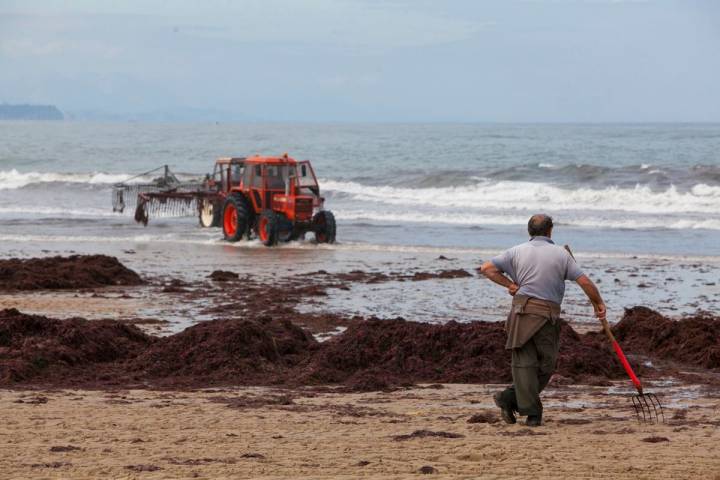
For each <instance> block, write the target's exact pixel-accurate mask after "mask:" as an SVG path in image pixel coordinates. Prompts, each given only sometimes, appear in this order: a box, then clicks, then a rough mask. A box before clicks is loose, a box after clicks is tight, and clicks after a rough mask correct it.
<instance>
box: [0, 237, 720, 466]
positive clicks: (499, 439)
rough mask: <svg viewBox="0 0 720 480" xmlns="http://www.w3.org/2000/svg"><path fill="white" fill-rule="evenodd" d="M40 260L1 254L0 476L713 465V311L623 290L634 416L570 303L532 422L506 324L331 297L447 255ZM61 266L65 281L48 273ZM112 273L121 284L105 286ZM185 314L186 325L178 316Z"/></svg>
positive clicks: (471, 277)
mask: <svg viewBox="0 0 720 480" xmlns="http://www.w3.org/2000/svg"><path fill="white" fill-rule="evenodd" d="M261 251H262V250H261ZM282 254H283V255H307V254H308V253H307V252H299V253H298V252H293V251H289V250H286V251H285V252H282ZM336 257H337V254H336ZM45 258H46V259H45V260H42V261H36V260H32V259H29V260H26V261H16V260H11V261H10V262H15V263H12V265H14V266H15V267H14V272H15V273H14V274H13V275H11V276H10V277H8V276H7V275H6V276H5V277H3V278H4V280H3V281H4V282H5V283H3V288H4V294H3V296H2V297H0V298H1V299H2V300H1V302H2V303H0V307H2V308H5V309H6V310H1V309H0V338H4V339H5V340H3V342H4V344H3V345H5V346H4V347H3V348H2V349H0V373H2V375H0V377H2V390H0V403H1V404H2V408H3V411H5V412H9V413H8V416H7V420H6V421H5V422H4V424H3V426H2V427H0V444H2V445H3V452H4V454H3V456H2V460H1V462H2V464H1V465H0V466H1V467H2V469H3V471H4V472H5V474H6V478H40V477H42V478H98V477H105V478H357V477H367V478H406V477H414V476H416V475H420V474H426V473H431V474H436V475H438V476H441V477H443V476H445V477H447V478H450V477H452V478H514V477H520V476H524V475H525V476H526V475H532V476H534V477H537V478H633V479H637V478H647V479H651V478H653V479H654V478H668V479H669V478H715V477H714V476H713V475H715V476H716V475H717V473H716V472H717V471H718V469H719V468H720V463H719V462H718V459H717V457H716V456H715V454H714V445H715V444H716V443H717V441H718V427H719V426H720V407H719V405H720V402H719V401H718V399H719V398H720V390H718V385H720V372H718V363H717V361H718V359H720V356H719V355H718V352H717V341H716V340H713V339H712V338H715V337H707V336H708V335H711V334H712V335H715V333H711V332H717V331H718V325H719V324H720V321H718V319H717V318H715V317H712V316H703V315H698V316H695V317H677V318H676V319H674V320H670V319H668V318H666V317H664V316H663V315H662V314H660V313H657V312H654V311H652V310H650V309H647V308H640V307H638V308H632V309H630V310H627V311H626V312H625V313H624V315H623V317H622V320H621V321H620V322H619V323H618V324H617V325H616V326H615V327H614V329H615V333H616V335H618V338H620V339H621V342H622V343H624V344H625V346H626V350H627V351H628V353H630V355H631V361H632V362H633V363H634V365H635V367H636V369H638V372H639V373H640V374H641V378H642V379H643V382H644V384H645V387H646V389H647V391H650V392H653V393H656V394H658V396H659V397H660V399H661V400H662V403H663V406H664V411H663V412H662V413H663V417H664V419H665V423H660V424H645V423H639V422H638V421H637V419H636V417H635V413H634V411H633V410H632V407H631V404H630V395H631V394H632V393H633V392H632V390H631V385H630V383H629V382H628V381H627V380H626V379H625V378H624V374H623V372H622V370H621V369H620V367H619V365H618V364H617V361H616V360H615V359H614V357H613V356H612V353H611V351H610V349H609V348H608V346H607V344H606V343H605V340H604V339H603V337H602V336H598V335H597V334H595V333H593V332H594V331H595V330H596V328H593V325H592V324H590V323H589V322H587V321H585V320H583V319H582V318H581V319H580V320H577V319H573V318H568V320H569V323H568V324H567V326H566V327H564V330H563V332H564V333H563V337H562V339H563V340H562V346H561V358H560V364H559V366H558V370H557V374H556V375H555V377H554V378H553V380H552V381H551V386H550V387H549V389H548V390H547V391H546V392H545V394H544V402H545V408H546V414H545V419H544V422H545V424H544V426H543V427H540V428H537V429H528V428H527V427H525V426H524V425H522V423H518V424H517V425H506V424H505V423H503V422H502V421H501V420H500V419H499V417H498V412H497V409H496V407H495V406H494V404H493V401H492V394H493V393H494V392H495V391H497V390H498V389H500V388H501V386H502V384H503V383H504V382H506V381H508V380H509V373H508V369H507V368H508V363H509V362H508V360H509V359H508V358H506V357H507V353H506V352H505V351H504V349H503V348H502V343H503V338H504V334H503V332H502V325H501V323H498V322H497V321H490V322H487V321H486V322H482V321H479V322H472V323H468V322H465V323H453V322H449V323H448V322H443V323H433V322H427V321H424V322H422V323H419V322H413V321H407V320H402V319H390V318H386V319H374V320H373V319H372V318H368V317H367V316H364V315H360V313H366V312H360V311H353V310H352V308H349V309H346V310H344V311H343V310H334V309H331V308H327V305H331V304H332V302H333V299H334V298H336V297H335V296H336V295H346V294H347V293H348V292H353V291H355V292H357V291H362V290H363V289H365V290H368V291H371V289H373V288H377V289H380V290H382V289H387V288H390V287H392V288H400V289H404V291H413V290H419V291H427V289H433V288H435V289H438V288H439V289H441V290H443V291H447V290H451V289H460V290H462V289H463V288H467V287H464V286H463V285H466V283H465V282H469V281H473V282H480V280H479V279H478V278H477V276H476V274H475V273H474V272H473V271H472V270H471V269H464V268H460V267H462V266H465V265H466V264H465V265H464V264H463V263H461V261H458V260H457V259H455V260H453V259H447V258H440V257H435V256H433V257H432V258H429V255H425V257H424V258H420V259H418V260H416V262H415V263H414V264H413V263H410V264H409V266H408V261H407V259H405V264H406V268H404V269H399V268H397V266H396V265H384V266H383V267H384V268H369V269H367V270H360V269H358V266H359V264H361V263H362V262H366V261H362V260H356V259H353V258H350V259H348V258H345V261H344V262H343V263H342V264H338V263H335V265H334V267H335V268H334V269H333V270H331V271H326V270H323V269H320V270H311V269H310V267H311V266H313V265H312V264H311V263H309V262H308V264H307V266H306V267H301V268H300V271H296V270H294V269H293V268H288V267H287V266H286V267H285V270H284V271H282V270H278V271H277V272H276V273H278V272H280V271H282V272H283V274H282V275H277V274H276V275H271V276H269V277H268V276H253V275H248V274H247V273H244V272H242V270H238V269H235V268H232V267H230V268H229V269H228V270H216V271H213V272H211V274H207V273H201V272H202V270H200V269H198V270H196V271H194V275H186V276H183V277H181V278H177V277H174V276H173V275H171V274H168V273H165V274H156V273H151V272H150V273H147V271H143V270H142V269H138V270H139V271H140V272H141V275H140V276H134V272H133V271H132V270H129V269H127V268H126V267H125V266H124V265H123V264H122V263H121V262H118V261H117V260H113V259H112V258H111V257H104V256H99V257H86V256H76V257H56V258H57V260H53V259H47V257H45ZM126 258H130V259H133V258H135V254H127V257H126ZM38 262H40V263H38ZM6 263H7V261H6ZM129 263H130V264H134V265H137V264H138V263H137V261H134V260H130V261H129ZM376 265H381V263H379V262H378V263H376ZM38 266H41V267H42V268H39V267H38ZM108 268H109V269H111V270H112V271H115V272H121V273H122V275H120V277H118V276H117V275H116V276H115V277H109V276H107V275H106V274H105V273H106V269H108ZM68 269H69V270H71V271H73V272H74V275H73V276H70V277H67V281H65V280H61V277H59V276H58V274H57V273H55V272H56V271H65V270H68ZM233 270H235V271H233ZM618 270H619V269H618ZM658 270H661V271H659V272H657V273H656V276H659V275H664V274H666V272H665V271H664V270H665V267H659V268H658ZM605 274H606V275H611V274H615V271H612V272H606V273H605ZM63 278H65V277H63ZM110 278H123V279H125V280H124V281H126V282H127V283H128V284H127V285H117V284H112V285H107V286H105V285H103V282H108V281H109V282H111V283H113V282H114V280H108V279H110ZM629 278H632V277H629ZM47 282H50V283H52V285H54V286H55V287H56V288H54V289H48V288H44V287H45V286H46V284H47ZM63 282H65V283H63ZM68 282H69V283H68ZM78 282H79V283H78ZM82 282H86V283H85V284H83V283H82ZM138 282H141V283H140V284H137V285H136V284H135V283H138ZM613 283H615V282H613ZM483 285H484V284H482V283H479V286H480V288H481V289H483V288H486V286H483ZM63 287H68V288H63ZM69 287H72V288H69ZM361 298H362V297H361ZM488 313H489V314H486V318H488V319H490V320H492V319H493V318H494V317H496V316H500V315H501V313H502V312H501V311H497V312H492V311H491V310H490V311H489V312H488ZM79 316H81V317H85V318H89V319H90V320H88V321H86V320H83V319H79V318H77V317H79ZM182 317H185V321H180V320H178V319H180V318H182ZM188 317H189V318H192V319H193V322H192V323H193V324H195V326H190V327H189V328H183V327H184V326H185V325H187V318H188ZM107 318H114V320H104V319H107ZM93 319H94V320H93ZM411 319H412V317H411V318H410V319H408V320H411ZM201 320H208V321H205V322H203V321H201ZM198 322H199V323H198ZM676 325H680V327H678V328H675V326H676ZM668 329H669V330H668ZM698 329H699V330H698ZM653 331H655V333H652V332H653ZM661 331H664V332H665V333H659V332H661ZM700 331H702V332H705V333H703V335H705V336H706V337H707V339H706V340H705V341H704V342H705V343H703V341H699V340H697V338H700V337H701V336H702V335H700V334H696V333H693V332H700ZM585 332H587V333H585ZM643 332H644V333H643ZM648 332H650V333H648ZM157 335H160V337H158V336H157ZM698 335H700V336H698ZM663 339H664V340H663ZM268 342H270V343H268ZM689 342H690V343H689ZM692 342H695V343H692ZM698 342H699V343H698ZM679 344H682V346H681V348H678V347H677V345H679ZM691 344H692V345H694V346H690V345H691ZM268 348H269V350H268ZM458 382H459V383H458Z"/></svg>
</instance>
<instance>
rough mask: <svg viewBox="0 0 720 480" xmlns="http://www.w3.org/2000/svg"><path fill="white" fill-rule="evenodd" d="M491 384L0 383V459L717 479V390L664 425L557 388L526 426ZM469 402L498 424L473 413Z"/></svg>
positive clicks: (15, 473)
mask: <svg viewBox="0 0 720 480" xmlns="http://www.w3.org/2000/svg"><path fill="white" fill-rule="evenodd" d="M498 388H500V387H499V386H493V385H444V386H442V387H438V386H430V387H428V386H419V387H416V388H411V389H402V390H398V391H394V392H391V393H387V392H374V393H357V394H347V393H316V392H313V391H297V390H296V391H287V390H277V389H271V388H237V389H235V388H231V389H212V390H200V391H191V392H177V391H145V390H132V391H87V390H81V391H73V390H60V391H7V390H4V391H2V392H0V408H2V411H3V412H6V415H5V419H4V421H3V423H2V426H0V445H2V447H1V448H2V451H3V454H2V456H0V469H1V470H2V472H3V478H8V479H11V478H75V479H85V478H87V479H90V478H147V479H152V478H208V479H220V478H360V477H361V478H378V479H380V478H411V477H415V476H417V475H418V474H420V473H421V469H423V468H425V470H431V469H432V470H431V471H434V472H436V473H437V476H438V477H440V478H443V477H445V478H449V477H452V478H487V479H493V478H513V477H518V478H519V477H523V478H537V479H540V478H575V479H577V478H600V477H604V478H615V479H625V478H627V479H634V480H637V479H679V478H704V479H718V478H720V458H718V456H717V445H718V442H719V441H720V430H719V429H718V426H719V425H720V410H719V408H718V397H719V394H718V392H717V391H715V392H705V393H704V395H703V396H702V398H696V399H693V400H692V401H691V402H690V403H688V402H687V401H683V400H682V399H679V400H678V401H676V402H674V404H672V405H668V409H667V410H666V412H665V413H666V416H667V418H668V423H667V424H665V425H642V424H638V423H637V422H636V421H635V419H634V417H633V413H632V411H631V409H630V407H629V400H628V398H627V396H625V395H620V394H608V393H607V392H608V389H607V388H602V387H576V388H571V387H558V388H552V389H549V390H548V391H547V392H546V394H545V409H546V412H545V425H544V426H543V427H540V428H534V429H529V428H527V427H525V426H523V425H521V424H516V425H506V424H505V423H502V421H498V418H497V412H496V408H494V406H493V405H492V397H491V394H492V392H493V391H495V390H497V389H498ZM477 414H480V416H481V417H484V418H480V420H485V421H487V420H489V421H490V422H492V423H468V420H469V419H470V418H471V417H473V415H477ZM418 431H429V432H434V433H436V434H439V435H445V434H450V435H446V436H449V437H453V436H456V435H457V438H445V437H442V436H426V437H424V438H423V437H422V434H417V433H416V434H415V438H413V433H414V432H418ZM407 435H410V438H407V437H405V438H403V436H407ZM430 435H432V434H430ZM428 467H430V468H428Z"/></svg>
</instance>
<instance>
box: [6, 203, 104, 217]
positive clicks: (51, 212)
mask: <svg viewBox="0 0 720 480" xmlns="http://www.w3.org/2000/svg"><path fill="white" fill-rule="evenodd" d="M13 213H21V214H23V215H48V216H52V217H63V218H64V217H116V216H118V214H117V213H113V212H112V211H109V210H108V209H107V208H87V209H76V208H60V207H40V206H24V205H15V206H12V207H0V214H13Z"/></svg>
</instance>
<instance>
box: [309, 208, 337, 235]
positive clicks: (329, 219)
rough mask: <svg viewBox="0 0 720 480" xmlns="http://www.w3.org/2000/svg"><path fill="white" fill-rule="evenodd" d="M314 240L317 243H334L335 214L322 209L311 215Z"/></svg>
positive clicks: (335, 229)
mask: <svg viewBox="0 0 720 480" xmlns="http://www.w3.org/2000/svg"><path fill="white" fill-rule="evenodd" d="M313 226H314V227H315V241H317V243H335V232H336V231H337V228H336V225H335V215H333V213H332V212H331V211H329V210H322V211H320V212H318V213H316V214H315V216H314V217H313Z"/></svg>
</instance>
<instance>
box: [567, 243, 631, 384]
mask: <svg viewBox="0 0 720 480" xmlns="http://www.w3.org/2000/svg"><path fill="white" fill-rule="evenodd" d="M564 248H565V250H567V252H568V253H569V254H570V256H571V257H572V258H573V260H575V255H573V253H572V250H570V246H569V245H565V246H564ZM600 321H601V322H602V326H603V330H605V333H606V334H607V336H608V338H609V339H610V343H612V346H613V348H614V349H615V353H616V354H617V356H618V358H619V359H620V363H622V366H623V368H624V369H625V372H627V374H628V377H630V380H632V382H633V385H635V388H637V391H638V393H639V394H640V395H642V394H643V389H642V384H641V383H640V379H639V378H638V377H637V375H635V372H633V369H632V367H631V366H630V362H628V360H627V358H626V357H625V354H624V353H623V351H622V348H620V344H619V343H618V342H617V340H615V335H613V333H612V330H610V325H608V322H607V320H606V319H604V318H601V319H600Z"/></svg>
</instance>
